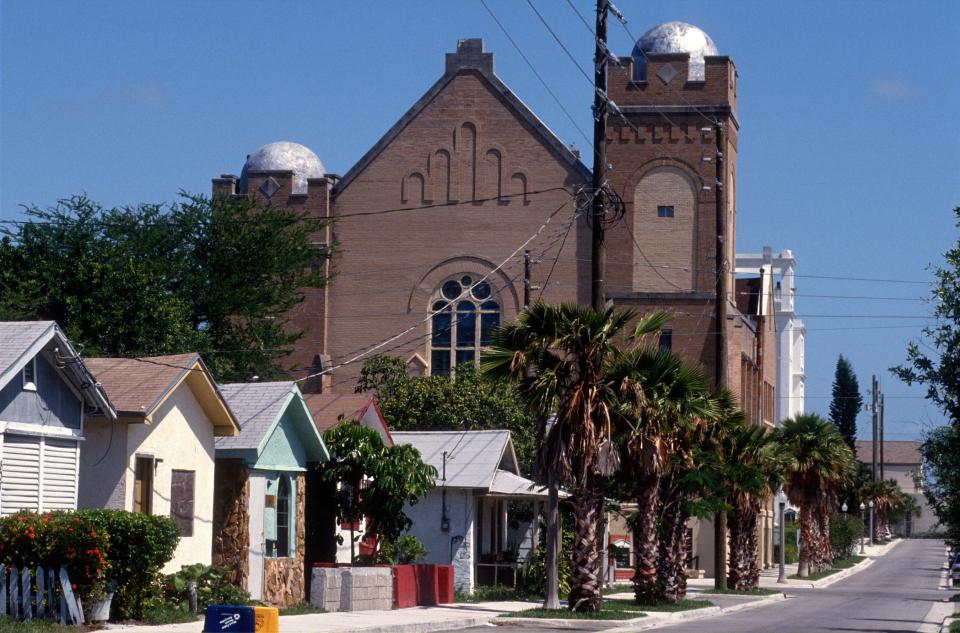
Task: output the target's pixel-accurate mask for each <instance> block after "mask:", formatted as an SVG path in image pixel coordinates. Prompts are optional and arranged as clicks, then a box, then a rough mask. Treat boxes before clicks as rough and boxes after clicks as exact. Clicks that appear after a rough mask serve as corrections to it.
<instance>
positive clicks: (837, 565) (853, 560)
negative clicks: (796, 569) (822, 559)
mask: <svg viewBox="0 0 960 633" xmlns="http://www.w3.org/2000/svg"><path fill="white" fill-rule="evenodd" d="M864 559H866V556H850V557H849V558H841V559H839V560H835V561H833V567H832V568H831V569H825V570H823V571H819V572H817V573H815V574H810V575H809V576H807V577H806V578H801V577H800V576H799V575H797V574H793V575H792V576H790V578H791V579H792V580H820V579H821V578H826V577H827V576H829V575H831V574H835V573H837V572H838V571H840V570H841V569H847V568H849V567H853V566H854V565H856V564H857V563H859V562H860V561H862V560H864Z"/></svg>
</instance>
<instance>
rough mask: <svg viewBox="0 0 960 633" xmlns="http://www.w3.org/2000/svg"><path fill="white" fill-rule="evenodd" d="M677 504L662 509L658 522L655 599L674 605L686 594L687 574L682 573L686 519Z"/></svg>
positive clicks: (678, 503) (683, 571)
mask: <svg viewBox="0 0 960 633" xmlns="http://www.w3.org/2000/svg"><path fill="white" fill-rule="evenodd" d="M680 505H681V504H680V502H675V503H671V504H664V505H663V512H662V516H661V519H660V546H659V553H660V559H659V561H658V565H657V576H658V582H657V585H658V593H659V596H658V599H659V600H662V601H664V602H669V603H674V604H675V603H677V602H679V601H680V600H683V599H684V598H685V597H686V594H687V573H686V570H685V569H684V556H683V553H684V552H683V546H684V536H685V533H686V528H687V515H686V513H684V512H683V510H682V509H681V508H680Z"/></svg>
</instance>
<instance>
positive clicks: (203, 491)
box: [79, 353, 240, 573]
mask: <svg viewBox="0 0 960 633" xmlns="http://www.w3.org/2000/svg"><path fill="white" fill-rule="evenodd" d="M88 366H89V367H90V371H91V372H92V373H93V375H94V376H95V377H96V380H97V381H98V382H99V383H100V384H101V385H102V386H103V389H104V391H105V392H106V394H107V395H108V397H110V399H111V402H113V403H114V406H115V407H116V410H117V419H116V420H114V419H110V418H107V417H105V416H102V415H88V416H87V418H86V443H85V444H84V446H83V451H82V452H81V454H80V495H79V506H80V507H81V508H115V509H119V510H127V511H130V512H143V513H145V514H154V515H164V516H169V517H171V518H172V519H173V520H174V522H176V524H177V527H178V529H179V531H180V542H179V544H178V545H177V549H176V551H175V552H174V555H173V558H172V559H171V560H170V561H169V562H168V563H167V565H166V566H165V567H164V572H166V573H171V572H175V571H178V570H179V569H180V567H181V566H183V565H190V564H194V563H203V564H205V565H209V564H210V560H211V548H212V543H213V480H214V438H216V437H225V436H233V435H237V434H238V433H239V432H240V428H239V426H238V425H237V421H236V419H235V418H234V415H233V413H232V412H231V411H230V407H229V406H228V405H227V403H226V401H225V400H224V399H223V396H222V395H221V393H220V391H219V389H218V388H217V385H216V383H215V382H214V380H213V376H211V374H210V372H209V371H208V370H207V367H206V365H205V364H204V363H203V361H202V360H201V359H200V355H199V354H195V353H193V354H177V355H171V356H152V357H147V358H93V359H90V361H88Z"/></svg>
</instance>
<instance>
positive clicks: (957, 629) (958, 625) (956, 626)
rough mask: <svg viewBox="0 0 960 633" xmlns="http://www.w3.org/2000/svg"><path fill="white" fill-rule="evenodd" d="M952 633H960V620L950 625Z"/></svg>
mask: <svg viewBox="0 0 960 633" xmlns="http://www.w3.org/2000/svg"><path fill="white" fill-rule="evenodd" d="M950 633H960V620H954V621H953V622H951V623H950Z"/></svg>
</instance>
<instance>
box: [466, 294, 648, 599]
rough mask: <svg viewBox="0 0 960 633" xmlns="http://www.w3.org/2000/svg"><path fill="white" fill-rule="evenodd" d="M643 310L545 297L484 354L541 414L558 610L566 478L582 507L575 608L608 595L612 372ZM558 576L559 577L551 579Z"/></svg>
mask: <svg viewBox="0 0 960 633" xmlns="http://www.w3.org/2000/svg"><path fill="white" fill-rule="evenodd" d="M634 317H635V315H634V313H633V312H630V311H622V312H621V311H614V310H612V309H611V310H606V311H602V312H600V311H596V310H592V309H590V308H585V307H582V306H577V305H568V304H564V305H558V306H551V305H547V304H545V303H540V302H538V303H537V304H536V305H534V306H532V307H531V308H530V309H529V310H527V311H526V312H523V313H522V314H521V315H520V316H519V317H518V318H517V320H516V321H515V322H513V323H509V324H506V325H504V326H502V327H501V328H500V329H499V330H498V331H497V332H496V334H495V336H494V344H493V345H492V346H491V347H490V348H489V349H488V350H487V351H486V352H484V354H483V355H482V357H481V367H482V368H483V370H484V371H485V372H486V373H487V374H489V375H491V376H494V377H496V378H507V379H510V380H512V381H514V382H516V383H517V384H518V385H519V387H520V390H521V392H522V393H523V394H524V396H525V398H526V400H527V402H528V403H529V406H530V411H531V412H532V413H533V415H534V416H535V419H536V420H537V427H538V430H537V439H538V449H539V450H538V460H537V461H538V463H539V465H540V467H541V468H540V472H541V473H545V474H546V478H547V484H548V488H549V490H550V496H549V499H548V511H547V536H548V538H549V539H551V542H549V543H548V547H547V574H548V576H547V579H548V581H547V600H546V601H545V604H544V606H545V607H547V608H557V606H559V605H558V603H557V602H556V572H555V571H553V570H554V569H555V566H556V552H557V544H556V539H555V535H556V534H557V513H558V510H557V486H558V484H559V482H560V480H561V479H562V480H565V481H566V482H567V483H568V485H569V488H570V496H571V501H572V503H573V507H574V530H573V531H574V542H573V551H572V575H571V578H570V597H569V601H568V604H569V607H570V609H571V610H574V611H590V612H596V611H599V610H600V606H601V603H602V596H601V593H600V588H601V587H600V585H601V580H602V579H601V577H600V570H601V561H600V555H599V548H598V538H599V535H598V526H599V525H600V520H601V517H602V514H603V494H602V491H601V483H602V479H603V477H604V475H606V474H609V472H610V470H609V469H610V467H611V466H612V463H611V459H612V457H613V444H612V438H611V433H610V428H611V427H610V422H609V412H608V409H607V407H606V405H605V402H604V400H603V397H602V395H601V392H602V390H603V386H604V382H605V378H604V370H605V368H606V366H607V365H608V363H609V362H610V361H611V360H612V358H613V357H614V356H615V355H616V354H617V351H618V347H617V342H618V337H620V336H622V335H623V333H624V332H625V329H626V328H627V326H628V324H629V323H630V322H631V321H632V320H633V319H634ZM551 576H552V577H551Z"/></svg>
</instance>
